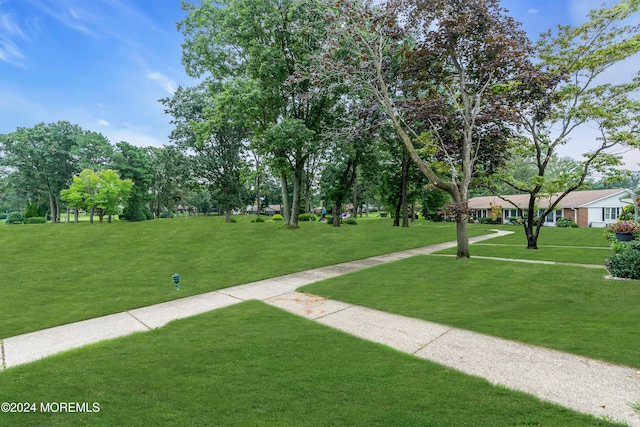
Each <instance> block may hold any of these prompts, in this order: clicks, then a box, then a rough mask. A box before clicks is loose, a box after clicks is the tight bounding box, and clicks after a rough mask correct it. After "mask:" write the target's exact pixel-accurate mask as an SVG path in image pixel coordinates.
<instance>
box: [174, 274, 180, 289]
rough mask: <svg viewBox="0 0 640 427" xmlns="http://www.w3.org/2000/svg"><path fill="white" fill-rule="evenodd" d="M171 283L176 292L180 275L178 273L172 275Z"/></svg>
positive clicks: (178, 287)
mask: <svg viewBox="0 0 640 427" xmlns="http://www.w3.org/2000/svg"><path fill="white" fill-rule="evenodd" d="M173 283H175V284H176V291H179V290H180V275H179V274H178V273H175V274H174V275H173Z"/></svg>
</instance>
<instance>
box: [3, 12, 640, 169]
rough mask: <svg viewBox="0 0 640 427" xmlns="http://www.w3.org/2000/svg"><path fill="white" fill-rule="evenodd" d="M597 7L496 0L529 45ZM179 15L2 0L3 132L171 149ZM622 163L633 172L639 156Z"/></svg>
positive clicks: (622, 74)
mask: <svg viewBox="0 0 640 427" xmlns="http://www.w3.org/2000/svg"><path fill="white" fill-rule="evenodd" d="M196 1H197V0H196ZM618 1H619V0H608V2H609V4H614V3H617V2H618ZM602 3H603V0H501V4H502V5H503V6H504V7H505V8H507V9H509V11H510V14H511V15H512V16H513V17H514V18H515V19H516V20H517V21H519V22H522V23H523V28H524V29H525V30H526V31H527V32H528V34H529V37H530V38H531V39H532V40H536V39H537V37H538V34H539V33H540V32H542V31H545V30H547V29H549V28H554V27H555V26H556V25H558V24H580V23H582V22H584V21H585V17H586V15H587V13H588V11H589V10H590V9H593V8H596V7H599V6H601V5H602ZM184 17H185V13H184V12H183V11H182V10H181V8H180V0H0V134H4V133H10V132H13V131H15V130H16V129H17V128H18V127H32V126H34V125H36V124H37V123H41V122H44V123H54V122H57V121H59V120H66V121H69V122H71V123H73V124H78V125H80V126H81V127H82V128H83V129H86V130H91V131H95V132H99V133H101V134H103V135H104V136H106V137H107V138H108V139H109V140H110V141H111V142H112V143H114V144H115V143H116V142H119V141H127V142H129V143H131V144H134V145H138V146H158V147H159V146H162V145H166V144H169V139H168V137H169V134H170V133H171V130H172V126H171V124H170V123H169V121H170V117H169V116H167V115H166V114H164V108H163V105H162V104H161V103H160V102H159V101H158V100H159V99H161V98H165V97H169V96H171V95H172V94H173V92H174V91H175V90H176V88H177V87H178V86H179V85H182V86H193V85H195V84H197V81H196V80H193V79H192V78H190V77H188V76H187V75H186V73H185V71H184V67H183V65H182V63H181V53H182V49H181V43H182V42H183V36H182V34H180V33H179V32H178V30H177V28H176V22H178V21H181V20H182V19H184ZM639 69H640V58H638V57H635V58H633V59H632V60H630V61H628V62H627V63H626V64H625V65H624V66H622V67H619V68H618V69H616V70H611V71H610V72H609V73H608V75H607V76H605V78H606V79H610V81H612V82H614V81H618V80H619V79H623V78H624V79H630V78H631V77H632V76H633V74H634V73H635V72H637V71H638V70H639ZM593 135H594V132H593V131H592V130H590V129H588V128H587V129H583V130H581V131H580V132H578V133H576V135H574V137H573V141H572V142H571V143H570V144H568V145H567V147H565V148H564V149H563V151H561V152H560V154H561V155H571V156H573V157H578V156H579V154H580V153H581V152H583V151H585V150H583V149H582V147H588V146H589V142H588V141H589V140H591V141H593ZM623 158H624V160H625V162H626V166H627V167H628V168H629V169H632V170H638V169H640V166H639V165H638V163H640V150H638V149H635V150H630V151H627V152H625V153H624V154H623Z"/></svg>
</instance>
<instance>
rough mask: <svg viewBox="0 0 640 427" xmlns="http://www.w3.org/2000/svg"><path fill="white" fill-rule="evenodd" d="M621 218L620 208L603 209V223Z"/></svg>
mask: <svg viewBox="0 0 640 427" xmlns="http://www.w3.org/2000/svg"><path fill="white" fill-rule="evenodd" d="M618 216H620V208H602V220H603V221H615V220H616V219H618Z"/></svg>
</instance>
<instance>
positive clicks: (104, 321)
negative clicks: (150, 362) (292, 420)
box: [0, 231, 640, 427]
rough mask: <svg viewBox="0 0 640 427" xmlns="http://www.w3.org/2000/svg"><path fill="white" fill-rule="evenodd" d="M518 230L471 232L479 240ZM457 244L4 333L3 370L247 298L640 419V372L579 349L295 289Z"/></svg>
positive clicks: (582, 405)
mask: <svg viewBox="0 0 640 427" xmlns="http://www.w3.org/2000/svg"><path fill="white" fill-rule="evenodd" d="M508 233H510V232H504V231H501V232H498V233H496V234H491V235H485V236H480V237H475V238H471V239H470V241H471V242H472V243H473V242H479V241H483V240H486V239H491V238H493V237H497V236H500V235H504V234H508ZM455 244H456V243H455V242H447V243H441V244H437V245H432V246H428V247H424V248H419V249H412V250H408V251H402V252H397V253H393V254H388V255H381V256H376V257H372V258H367V259H363V260H358V261H352V262H347V263H343V264H337V265H332V266H327V267H322V268H317V269H313V270H309V271H304V272H300V273H295V274H289V275H285V276H281V277H276V278H273V279H268V280H262V281H258V282H253V283H249V284H245V285H240V286H234V287H231V288H226V289H221V290H218V291H214V292H208V293H205V294H200V295H195V296H192V297H187V298H182V299H179V300H174V301H170V302H166V303H162V304H156V305H153V306H149V307H144V308H139V309H135V310H130V311H127V312H124V313H118V314H113V315H109V316H104V317H100V318H96V319H91V320H87V321H83V322H77V323H73V324H69V325H63V326H59V327H55V328H50V329H46V330H42V331H37V332H33V333H28V334H24V335H19V336H15V337H10V338H5V339H3V340H0V350H1V351H0V355H1V357H2V361H1V362H2V363H1V365H2V368H8V367H12V366H17V365H20V364H24V363H28V362H32V361H35V360H38V359H41V358H43V357H47V356H50V355H52V354H56V353H58V352H61V351H65V350H69V349H72V348H77V347H81V346H84V345H87V344H90V343H94V342H97V341H101V340H106V339H111V338H116V337H120V336H124V335H128V334H131V333H133V332H139V331H146V330H150V329H155V328H159V327H161V326H163V325H165V324H167V323H168V322H170V321H172V320H176V319H181V318H186V317H190V316H194V315H197V314H201V313H204V312H207V311H210V310H214V309H217V308H221V307H226V306H229V305H232V304H236V303H238V302H241V301H245V300H249V299H258V300H262V301H264V302H265V303H267V304H271V305H273V306H276V307H279V308H281V309H283V310H287V311H289V312H292V313H295V314H297V315H300V316H303V317H306V318H308V319H312V320H315V321H317V322H320V323H322V324H325V325H327V326H329V327H332V328H335V329H339V330H342V331H345V332H347V333H350V334H352V335H355V336H358V337H361V338H364V339H367V340H370V341H375V342H379V343H383V344H386V345H389V346H390V347H393V348H395V349H397V350H400V351H403V352H407V353H411V354H414V355H416V356H417V357H421V358H423V359H427V360H431V361H434V362H437V363H440V364H442V365H445V366H449V367H452V368H454V369H457V370H460V371H462V372H465V373H468V374H471V375H476V376H480V377H483V378H486V379H487V380H489V381H490V382H492V383H494V384H502V385H504V386H506V387H508V388H511V389H516V390H521V391H524V392H526V393H529V394H532V395H535V396H537V397H540V398H541V399H544V400H547V401H550V402H554V403H557V404H560V405H562V406H565V407H568V408H571V409H574V410H577V411H580V412H583V413H588V414H593V415H594V416H597V417H601V416H604V417H608V419H614V420H617V421H621V422H625V423H627V424H629V425H631V426H638V427H640V414H638V413H637V412H634V411H633V409H632V408H631V407H630V406H629V404H630V403H640V372H639V371H638V370H636V369H632V368H628V367H623V366H615V365H611V364H608V363H604V362H600V361H595V360H589V359H586V358H584V357H579V356H575V355H571V354H566V353H561V352H558V351H553V350H548V349H544V348H539V347H534V346H530V345H525V344H521V343H517V342H513V341H507V340H503V339H499V338H495V337H490V336H486V335H481V334H477V333H473V332H469V331H465V330H460V329H456V328H451V327H448V326H443V325H438V324H435V323H431V322H426V321H422V320H418V319H413V318H408V317H404V316H399V315H395V314H390V313H385V312H380V311H377V310H372V309H369V308H366V307H359V306H354V305H351V304H346V303H343V302H339V301H333V300H327V299H324V298H320V297H317V296H313V295H308V294H303V293H298V292H295V289H296V288H298V287H300V286H303V285H306V284H309V283H313V282H316V281H318V280H322V279H327V278H331V277H336V276H339V275H342V274H346V273H349V272H353V271H358V270H361V269H363V268H366V267H370V266H375V265H380V264H384V263H388V262H392V261H396V260H400V259H404V258H408V257H412V256H415V255H421V254H430V253H432V252H434V251H438V250H441V249H445V248H449V247H454V246H455Z"/></svg>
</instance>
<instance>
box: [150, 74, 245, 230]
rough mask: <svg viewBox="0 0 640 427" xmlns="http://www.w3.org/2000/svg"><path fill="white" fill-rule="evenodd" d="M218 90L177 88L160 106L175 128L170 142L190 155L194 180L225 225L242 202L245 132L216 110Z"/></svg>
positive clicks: (217, 87) (211, 87) (203, 86)
mask: <svg viewBox="0 0 640 427" xmlns="http://www.w3.org/2000/svg"><path fill="white" fill-rule="evenodd" d="M220 90H221V85H219V84H215V83H211V84H201V85H200V86H197V87H194V88H182V87H180V88H178V90H177V91H176V93H175V94H174V96H173V97H172V98H166V99H163V100H162V102H163V103H164V104H165V106H166V107H167V108H166V110H165V112H166V113H169V114H171V115H172V116H173V119H172V123H173V124H175V126H176V128H175V129H174V130H173V131H172V132H171V137H170V138H171V139H172V140H173V141H174V142H175V143H176V144H177V146H178V147H179V148H180V149H181V150H183V151H185V152H191V153H193V155H192V156H191V158H190V164H191V166H192V169H191V170H192V176H193V178H194V179H195V180H196V181H199V182H198V185H201V184H204V185H206V186H207V188H209V189H210V190H211V191H213V193H214V198H215V199H216V200H217V201H218V204H219V205H220V207H222V209H224V211H225V213H226V221H227V222H231V212H232V210H233V209H235V208H238V207H239V206H240V205H241V204H242V203H243V202H244V199H245V197H244V196H245V193H246V188H245V187H244V185H243V182H242V180H241V169H242V167H243V152H244V148H245V143H246V142H247V138H246V137H247V129H246V128H245V127H244V126H242V125H241V124H234V123H233V122H232V121H231V120H230V117H229V116H228V115H226V116H225V115H223V114H222V113H219V112H218V111H217V110H216V108H215V95H216V94H217V93H219V91H220Z"/></svg>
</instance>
